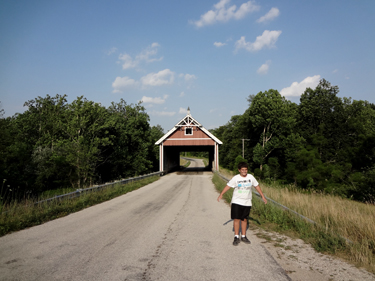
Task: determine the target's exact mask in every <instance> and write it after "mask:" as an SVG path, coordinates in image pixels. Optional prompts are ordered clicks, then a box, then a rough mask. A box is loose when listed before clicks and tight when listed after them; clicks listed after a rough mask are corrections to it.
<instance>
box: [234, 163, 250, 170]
mask: <svg viewBox="0 0 375 281" xmlns="http://www.w3.org/2000/svg"><path fill="white" fill-rule="evenodd" d="M237 168H238V170H241V169H242V168H246V169H249V167H248V166H247V163H246V162H240V163H238V166H237Z"/></svg>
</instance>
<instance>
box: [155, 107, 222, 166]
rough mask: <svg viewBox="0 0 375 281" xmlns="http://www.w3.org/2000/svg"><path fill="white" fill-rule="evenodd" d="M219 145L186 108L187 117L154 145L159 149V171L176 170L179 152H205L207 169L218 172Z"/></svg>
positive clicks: (218, 141) (178, 164)
mask: <svg viewBox="0 0 375 281" xmlns="http://www.w3.org/2000/svg"><path fill="white" fill-rule="evenodd" d="M220 144H223V143H222V142H221V141H220V140H219V139H218V138H216V137H215V136H214V135H213V134H211V133H210V132H209V131H208V130H206V129H205V128H204V127H203V126H202V125H201V124H200V123H199V122H198V121H197V120H195V119H194V118H193V117H192V116H191V115H190V109H189V108H188V111H187V115H186V116H185V117H184V118H183V119H182V120H181V121H180V122H178V123H177V124H176V125H175V126H174V127H173V129H171V130H170V131H169V132H168V133H166V134H165V135H164V136H163V137H162V138H160V139H159V140H158V141H157V142H156V143H155V145H159V149H160V151H159V155H160V160H159V161H160V165H159V169H160V171H165V172H169V171H172V170H174V169H176V168H178V167H179V166H180V153H181V152H185V151H188V152H190V151H207V152H208V155H209V168H210V169H214V170H217V171H218V170H219V145H220Z"/></svg>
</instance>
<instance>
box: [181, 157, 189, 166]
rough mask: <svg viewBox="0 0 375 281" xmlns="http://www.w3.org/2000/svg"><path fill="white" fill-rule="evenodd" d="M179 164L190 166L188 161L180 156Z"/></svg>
mask: <svg viewBox="0 0 375 281" xmlns="http://www.w3.org/2000/svg"><path fill="white" fill-rule="evenodd" d="M180 166H182V167H185V168H186V167H189V166H190V161H188V160H186V159H183V158H181V157H180Z"/></svg>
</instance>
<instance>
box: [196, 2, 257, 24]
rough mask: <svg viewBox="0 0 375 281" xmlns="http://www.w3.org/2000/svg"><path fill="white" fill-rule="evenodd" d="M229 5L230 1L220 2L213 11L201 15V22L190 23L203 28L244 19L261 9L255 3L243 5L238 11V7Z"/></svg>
mask: <svg viewBox="0 0 375 281" xmlns="http://www.w3.org/2000/svg"><path fill="white" fill-rule="evenodd" d="M229 3H230V0H220V1H219V2H218V3H217V4H215V5H214V9H213V10H209V11H208V12H207V13H205V14H203V15H201V18H200V20H197V21H189V22H190V23H191V24H194V25H195V26H196V27H203V26H205V25H211V24H215V23H217V22H227V21H229V20H231V19H236V20H239V19H242V18H244V17H245V16H246V14H248V13H251V12H254V11H258V10H259V8H260V7H259V6H258V5H256V4H255V2H254V1H248V2H246V3H243V4H242V5H241V6H240V7H239V8H238V9H237V6H236V5H232V6H230V7H227V5H228V4H229Z"/></svg>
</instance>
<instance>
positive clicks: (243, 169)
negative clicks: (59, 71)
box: [237, 162, 247, 178]
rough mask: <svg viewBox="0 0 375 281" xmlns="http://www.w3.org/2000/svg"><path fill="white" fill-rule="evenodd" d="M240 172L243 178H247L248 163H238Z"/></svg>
mask: <svg viewBox="0 0 375 281" xmlns="http://www.w3.org/2000/svg"><path fill="white" fill-rule="evenodd" d="M237 167H238V171H239V172H240V175H241V177H244V178H245V177H246V176H247V163H245V162H241V163H238V166H237Z"/></svg>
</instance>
